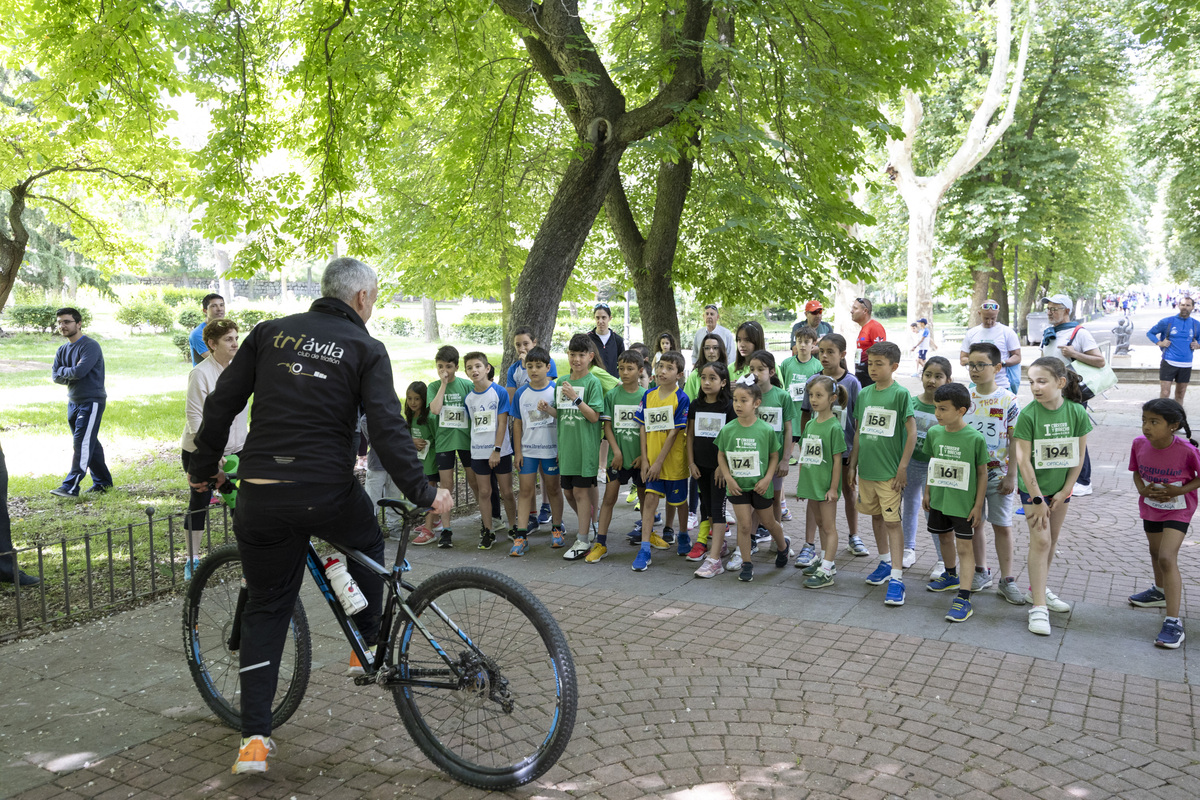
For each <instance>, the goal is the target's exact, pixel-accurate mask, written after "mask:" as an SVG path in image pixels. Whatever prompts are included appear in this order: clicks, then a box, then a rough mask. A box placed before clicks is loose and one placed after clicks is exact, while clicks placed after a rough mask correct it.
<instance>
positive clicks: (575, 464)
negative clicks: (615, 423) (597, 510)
mask: <svg viewBox="0 0 1200 800" xmlns="http://www.w3.org/2000/svg"><path fill="white" fill-rule="evenodd" d="M564 386H571V387H574V389H575V391H576V392H577V393H578V394H579V396H580V397H581V398H582V399H583V402H584V403H586V404H587V406H588V407H589V408H591V409H594V410H595V412H596V413H597V414H602V413H604V390H603V389H602V388H601V386H600V381H599V379H598V378H596V376H595V375H591V374H588V375H584V376H583V377H582V378H578V379H577V378H571V377H567V378H559V380H558V388H557V391H556V394H555V397H554V405H555V406H556V407H557V408H558V471H559V474H561V475H585V476H594V475H595V474H596V473H597V472H598V471H599V470H600V433H601V431H600V420H599V419H597V420H596V421H595V422H588V421H587V418H586V417H584V416H583V412H581V411H580V410H579V409H578V408H575V406H573V405H571V404H570V403H569V402H566V401H565V400H564V399H563V398H564V395H563V394H562V389H563V387H564Z"/></svg>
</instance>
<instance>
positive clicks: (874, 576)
mask: <svg viewBox="0 0 1200 800" xmlns="http://www.w3.org/2000/svg"><path fill="white" fill-rule="evenodd" d="M891 579H892V565H891V564H889V563H888V562H886V561H880V562H879V566H878V567H876V568H875V571H874V572H872V573H871V574H870V575H868V576H867V583H869V584H871V585H872V586H883V585H884V584H885V583H887V582H888V581H890V580H891Z"/></svg>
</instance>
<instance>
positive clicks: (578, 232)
mask: <svg viewBox="0 0 1200 800" xmlns="http://www.w3.org/2000/svg"><path fill="white" fill-rule="evenodd" d="M624 154H625V145H624V144H622V143H621V142H619V141H617V142H609V141H607V140H600V141H598V142H597V143H596V144H595V145H591V146H588V145H586V144H585V145H584V146H583V147H582V148H581V152H580V153H579V157H578V158H576V159H573V160H572V161H571V163H570V166H568V167H567V171H566V174H564V175H563V178H562V181H561V182H559V185H558V189H557V190H555V192H554V198H553V199H552V200H551V201H550V208H549V209H548V210H547V211H546V216H545V218H544V219H543V220H542V224H541V227H540V228H538V232H537V235H536V236H535V237H534V240H533V246H532V247H530V248H529V256H528V258H526V259H525V267H524V268H523V269H522V270H521V277H520V278H519V279H518V280H517V290H516V293H515V294H514V295H513V304H512V315H511V316H512V319H513V320H515V321H517V322H518V323H520V324H521V325H528V326H529V327H530V328H532V329H533V333H534V336H535V337H537V340H538V341H539V342H546V343H549V342H550V339H551V336H552V334H553V333H554V323H555V320H556V318H557V316H558V304H559V302H560V301H561V300H562V294H563V289H564V288H566V285H567V279H568V278H570V277H571V271H572V270H573V269H574V268H575V261H576V259H578V258H579V251H580V250H581V249H583V243H584V242H585V241H586V240H587V237H588V234H589V233H591V230H592V225H593V223H594V222H595V221H596V215H597V214H598V213H600V208H601V206H602V205H603V204H604V198H605V196H606V195H607V194H608V190H609V187H610V186H612V183H613V181H614V180H615V179H616V177H617V166H618V165H619V164H620V162H621V156H623V155H624ZM514 355H515V352H514V350H513V345H512V339H511V338H510V339H508V340H507V341H505V342H504V358H503V363H504V364H511V363H512V360H513V357H514Z"/></svg>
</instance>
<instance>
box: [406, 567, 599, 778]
mask: <svg viewBox="0 0 1200 800" xmlns="http://www.w3.org/2000/svg"><path fill="white" fill-rule="evenodd" d="M408 605H409V607H410V608H412V610H413V612H414V613H415V614H416V615H417V618H418V619H419V620H420V621H421V624H422V625H424V626H425V628H426V629H427V630H428V631H429V633H430V635H431V636H432V637H433V638H434V640H435V641H437V642H438V644H439V645H441V647H442V648H443V649H444V650H445V651H446V653H447V655H448V656H449V657H450V659H451V661H453V662H455V663H456V664H459V665H462V666H463V668H464V672H466V673H467V678H466V680H464V681H462V682H461V683H460V685H459V686H458V688H454V689H451V688H431V687H427V686H416V685H402V686H397V687H394V688H393V696H394V697H395V700H396V708H397V709H398V710H399V712H400V717H401V719H403V720H404V726H405V727H406V728H408V732H409V734H410V735H411V736H412V738H413V741H414V742H416V743H417V746H418V747H420V748H421V751H422V752H424V753H425V755H427V756H428V757H429V759H430V760H431V761H433V763H434V764H436V765H437V766H438V767H439V768H441V769H442V770H444V771H445V772H446V773H447V774H449V775H450V776H451V777H453V778H455V779H456V780H459V781H461V782H463V783H466V784H469V785H471V786H478V787H480V788H484V789H510V788H513V787H515V786H521V785H522V784H525V783H528V782H529V781H532V780H534V779H535V778H537V777H538V776H539V775H541V774H542V773H544V772H545V771H546V770H548V769H550V767H551V766H553V765H554V763H555V762H556V761H557V760H558V758H559V756H561V755H562V753H563V750H564V749H566V746H567V742H568V741H569V740H570V738H571V732H572V730H573V729H574V727H575V710H576V705H577V703H578V689H577V687H576V684H575V663H574V661H572V659H571V651H570V649H569V648H568V647H567V641H566V637H564V636H563V633H562V631H561V630H560V629H559V627H558V623H557V622H555V620H554V617H553V616H551V615H550V612H549V611H547V610H546V607H545V606H544V605H542V602H541V601H540V600H538V599H537V598H536V597H534V595H533V594H532V593H531V592H530V591H529V590H528V589H526V588H525V587H524V586H522V585H521V584H519V583H517V582H516V581H515V580H513V579H512V578H509V577H507V576H505V575H501V574H499V573H495V572H491V571H489V570H485V569H479V568H476V567H461V568H458V569H451V570H447V571H445V572H441V573H438V574H436V575H434V576H432V577H431V578H429V579H428V580H426V581H425V582H424V583H422V584H421V585H420V586H418V587H417V590H416V591H415V592H413V593H412V595H411V596H410V597H409V598H408ZM438 611H440V612H441V613H442V614H444V615H445V616H446V617H448V618H449V620H451V621H452V622H451V623H448V622H447V621H446V620H445V619H442V617H441V616H439V614H438V613H437V612H438ZM453 626H457V628H458V629H459V630H460V631H462V635H463V636H465V637H466V639H467V640H469V641H470V642H471V643H473V644H474V645H475V648H477V651H478V652H476V650H473V649H472V648H471V647H470V646H468V645H467V644H466V643H465V642H464V641H463V639H462V638H461V637H460V636H459V634H457V633H456V632H455V630H454V627H453ZM393 642H394V643H395V648H396V654H397V655H396V660H397V666H398V667H399V675H400V677H401V678H402V679H406V680H410V681H427V682H430V683H455V682H457V678H456V677H455V676H454V673H453V672H452V671H451V670H450V669H449V668H448V667H447V666H446V663H445V661H444V660H443V659H442V658H441V656H439V655H438V653H437V652H436V651H435V650H434V648H433V646H432V645H431V644H430V643H429V641H428V640H427V639H426V638H425V636H424V635H422V633H421V631H420V630H419V629H418V628H417V626H416V625H414V624H413V622H412V621H411V620H410V619H408V618H407V616H404V615H403V614H401V616H400V618H399V619H398V620H397V622H396V625H395V629H394V636H393Z"/></svg>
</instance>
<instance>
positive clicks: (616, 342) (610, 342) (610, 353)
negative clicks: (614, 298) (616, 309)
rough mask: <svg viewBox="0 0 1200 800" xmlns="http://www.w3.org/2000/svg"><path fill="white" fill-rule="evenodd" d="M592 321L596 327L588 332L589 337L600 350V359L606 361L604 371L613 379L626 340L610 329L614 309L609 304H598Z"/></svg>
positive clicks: (593, 311)
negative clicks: (594, 321) (618, 357)
mask: <svg viewBox="0 0 1200 800" xmlns="http://www.w3.org/2000/svg"><path fill="white" fill-rule="evenodd" d="M592 319H594V320H596V327H594V328H592V329H591V330H590V331H588V336H590V337H591V339H592V341H593V342H595V343H596V347H598V348H599V349H600V358H601V359H602V360H603V361H604V370H605V371H606V372H607V373H608V374H609V375H612V376H613V377H616V376H617V356H619V355H621V353H624V352H625V340H624V339H622V338H621V337H620V335H619V334H618V333H617V332H616V331H614V330H613V329H612V328H610V327H609V323H610V322H612V309H610V308H609V307H608V303H596V307H595V308H593V309H592Z"/></svg>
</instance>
